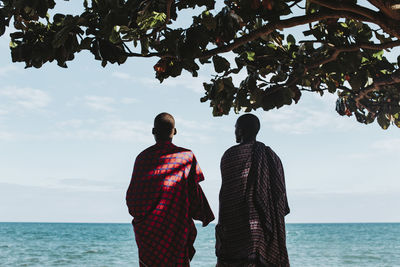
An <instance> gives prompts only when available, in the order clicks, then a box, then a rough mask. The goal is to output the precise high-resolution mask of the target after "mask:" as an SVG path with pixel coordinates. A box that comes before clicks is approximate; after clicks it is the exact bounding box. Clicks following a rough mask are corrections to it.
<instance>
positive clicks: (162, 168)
mask: <svg viewBox="0 0 400 267" xmlns="http://www.w3.org/2000/svg"><path fill="white" fill-rule="evenodd" d="M175 134H176V129H175V120H174V118H173V117H172V116H171V115H170V114H168V113H161V114H159V115H157V117H156V118H155V119H154V128H153V135H154V137H155V140H156V144H155V145H153V146H151V147H149V148H147V149H146V150H144V151H143V152H141V153H140V154H139V155H138V156H137V158H136V161H135V166H134V169H133V173H132V180H131V183H130V185H129V188H128V192H127V194H126V203H127V205H128V209H129V213H130V214H131V215H132V216H133V220H132V224H133V228H134V232H135V239H136V243H137V246H138V249H139V262H140V266H142V267H146V266H152V267H156V266H157V267H158V266H160V267H161V266H171V267H172V266H174V267H175V266H189V263H190V260H191V259H192V258H193V255H194V254H195V249H194V247H193V243H194V240H195V238H196V234H197V231H196V227H195V225H194V222H193V219H195V220H200V221H202V222H203V226H206V225H207V224H208V223H210V222H211V221H212V220H214V215H213V213H212V211H211V208H210V206H209V204H208V202H207V199H206V197H205V195H204V193H203V191H202V189H201V187H200V185H199V182H200V181H203V180H204V177H203V173H202V172H201V170H200V167H199V165H198V163H197V161H196V158H195V156H194V154H193V152H192V151H190V150H188V149H185V148H181V147H177V146H175V145H174V144H172V137H173V136H174V135H175Z"/></svg>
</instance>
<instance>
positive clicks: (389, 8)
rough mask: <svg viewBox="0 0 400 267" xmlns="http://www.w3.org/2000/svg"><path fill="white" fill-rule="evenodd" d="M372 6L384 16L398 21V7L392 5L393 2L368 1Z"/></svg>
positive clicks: (399, 18) (394, 4)
mask: <svg viewBox="0 0 400 267" xmlns="http://www.w3.org/2000/svg"><path fill="white" fill-rule="evenodd" d="M368 2H370V3H371V4H372V5H373V6H375V7H376V8H378V9H379V10H381V11H382V12H383V13H384V14H385V15H386V16H388V17H390V18H392V19H394V20H400V12H399V5H398V4H396V3H393V2H394V1H391V0H390V1H385V0H368Z"/></svg>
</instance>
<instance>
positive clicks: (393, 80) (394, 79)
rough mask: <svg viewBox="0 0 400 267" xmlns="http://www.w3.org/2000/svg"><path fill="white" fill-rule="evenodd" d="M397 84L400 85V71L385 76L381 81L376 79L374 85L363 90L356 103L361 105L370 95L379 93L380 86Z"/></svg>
mask: <svg viewBox="0 0 400 267" xmlns="http://www.w3.org/2000/svg"><path fill="white" fill-rule="evenodd" d="M397 83H400V70H397V71H395V72H394V73H393V74H391V75H390V76H385V77H382V78H380V79H375V81H374V83H373V84H371V85H370V86H367V87H365V88H364V89H361V90H360V92H359V94H358V96H357V97H356V98H355V99H354V100H355V101H356V103H360V101H361V100H362V99H363V98H365V97H367V96H368V94H369V93H371V92H373V91H379V90H380V88H379V87H380V86H384V85H392V84H397Z"/></svg>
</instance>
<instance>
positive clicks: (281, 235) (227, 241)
mask: <svg viewBox="0 0 400 267" xmlns="http://www.w3.org/2000/svg"><path fill="white" fill-rule="evenodd" d="M221 174H222V185H221V191H220V195H219V198H220V209H219V220H218V225H217V226H216V237H217V240H216V254H217V256H218V259H219V265H218V266H282V267H283V266H285V267H286V266H289V259H288V254H287V249H286V234H285V221H284V216H285V215H287V214H288V213H289V206H288V202H287V197H286V189H285V180H284V173H283V167H282V163H281V161H280V159H279V157H278V156H277V155H276V154H275V153H274V152H273V151H272V149H271V148H269V147H267V146H265V145H264V144H263V143H260V142H250V143H245V144H240V145H237V146H233V147H231V148H230V149H228V150H227V151H226V152H225V154H224V156H223V157H222V160H221Z"/></svg>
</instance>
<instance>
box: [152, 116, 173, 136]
mask: <svg viewBox="0 0 400 267" xmlns="http://www.w3.org/2000/svg"><path fill="white" fill-rule="evenodd" d="M153 134H154V135H155V138H156V141H168V140H171V139H172V137H173V136H174V134H175V119H174V117H173V116H172V115H171V114H169V113H166V112H163V113H160V114H158V115H157V116H156V117H155V119H154V128H153Z"/></svg>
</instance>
